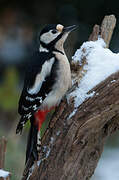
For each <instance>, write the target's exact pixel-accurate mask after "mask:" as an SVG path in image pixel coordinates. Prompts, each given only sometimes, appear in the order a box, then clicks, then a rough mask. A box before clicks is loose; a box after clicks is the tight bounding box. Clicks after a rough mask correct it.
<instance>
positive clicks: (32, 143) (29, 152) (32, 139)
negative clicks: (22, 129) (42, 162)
mask: <svg viewBox="0 0 119 180" xmlns="http://www.w3.org/2000/svg"><path fill="white" fill-rule="evenodd" d="M37 133H38V128H37V126H36V125H34V117H32V119H31V127H30V131H29V135H28V141H27V149H26V163H27V161H28V159H29V158H31V157H32V158H33V159H34V160H38V152H37Z"/></svg>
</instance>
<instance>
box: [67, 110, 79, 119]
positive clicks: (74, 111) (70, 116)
mask: <svg viewBox="0 0 119 180" xmlns="http://www.w3.org/2000/svg"><path fill="white" fill-rule="evenodd" d="M76 111H77V109H76V108H75V109H74V110H73V112H72V113H71V114H70V115H69V117H68V118H67V120H69V119H71V118H72V117H73V116H74V115H75V113H76Z"/></svg>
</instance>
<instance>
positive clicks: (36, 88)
mask: <svg viewBox="0 0 119 180" xmlns="http://www.w3.org/2000/svg"><path fill="white" fill-rule="evenodd" d="M54 61H55V59H54V57H53V58H51V59H50V60H48V61H46V62H45V63H44V64H43V66H42V70H41V72H40V73H39V74H37V76H36V79H35V83H34V85H33V87H32V88H30V89H28V93H30V94H37V93H38V92H39V90H40V88H41V86H42V83H43V81H45V78H46V76H48V75H49V74H50V72H51V68H52V65H53V63H54Z"/></svg>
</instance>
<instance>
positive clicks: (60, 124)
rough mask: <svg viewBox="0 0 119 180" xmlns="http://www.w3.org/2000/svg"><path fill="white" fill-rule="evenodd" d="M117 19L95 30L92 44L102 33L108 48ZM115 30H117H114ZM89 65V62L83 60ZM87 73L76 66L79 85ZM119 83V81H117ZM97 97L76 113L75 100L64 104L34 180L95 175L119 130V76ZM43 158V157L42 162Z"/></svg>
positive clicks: (102, 86)
mask: <svg viewBox="0 0 119 180" xmlns="http://www.w3.org/2000/svg"><path fill="white" fill-rule="evenodd" d="M115 22H116V20H115V17H114V16H113V15H112V16H106V17H105V18H104V20H103V23H102V26H101V28H99V26H97V25H96V26H94V29H93V33H92V34H91V35H90V38H89V40H94V41H95V40H97V38H98V35H99V29H101V32H100V35H101V37H103V39H104V40H105V42H106V43H107V46H108V45H109V42H110V39H111V35H112V32H113V29H114V26H115ZM112 27H113V28H112ZM82 61H83V62H84V63H83V65H84V64H85V62H86V61H85V58H84V59H83V60H82ZM83 74H85V72H84V71H83V67H79V66H77V65H75V64H72V77H73V78H75V82H76V84H75V85H74V87H73V88H74V89H75V87H76V85H77V82H80V79H81V78H82V76H83ZM113 80H116V81H113ZM91 91H95V95H94V96H93V97H92V98H89V99H88V100H86V101H85V102H84V103H83V104H82V105H81V106H80V107H79V108H78V111H77V112H76V113H75V115H74V116H72V117H71V118H69V115H70V114H71V112H73V110H74V100H73V98H72V99H70V102H69V104H67V101H66V100H63V101H62V102H61V104H60V106H59V107H58V108H57V109H56V112H55V114H54V115H53V118H52V120H51V123H50V128H49V129H48V130H47V131H46V133H45V136H44V137H43V140H42V144H43V146H46V154H45V156H47V158H46V159H44V160H41V162H40V166H39V167H38V166H37V165H36V168H34V171H33V173H32V175H31V176H30V177H29V179H30V180H39V179H40V180H56V179H57V180H88V179H90V177H91V176H92V174H93V173H94V170H95V168H96V166H97V163H98V161H99V158H100V155H101V153H102V150H103V146H104V142H105V139H106V137H107V136H109V135H110V134H111V133H113V132H115V131H116V130H117V129H119V111H118V109H119V99H118V97H119V72H117V73H115V74H113V75H111V76H110V77H109V78H107V79H106V80H105V81H103V82H101V83H100V84H99V85H97V86H96V87H95V88H94V89H93V90H91ZM41 158H43V154H42V153H41V154H40V156H39V159H41Z"/></svg>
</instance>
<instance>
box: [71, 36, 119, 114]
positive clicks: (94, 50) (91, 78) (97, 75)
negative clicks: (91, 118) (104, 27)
mask: <svg viewBox="0 0 119 180" xmlns="http://www.w3.org/2000/svg"><path fill="white" fill-rule="evenodd" d="M105 47H106V45H105V42H104V41H103V39H101V38H99V39H98V40H97V41H88V42H84V43H83V45H82V46H81V48H80V49H78V50H77V51H76V53H75V54H74V56H73V61H74V62H79V64H80V65H81V64H82V58H83V57H86V59H87V63H86V64H85V65H84V70H86V74H85V75H84V77H83V78H82V79H81V81H80V84H79V86H78V87H77V88H76V90H75V91H73V92H72V93H70V96H73V97H75V104H74V105H75V108H77V107H78V106H79V105H81V104H82V103H83V102H84V101H85V100H86V99H87V98H89V97H92V96H93V95H94V94H95V93H94V92H93V93H91V94H88V92H89V91H90V90H91V89H92V88H94V87H95V86H96V85H97V84H99V83H100V82H101V81H103V80H105V79H106V78H107V77H108V76H110V75H111V74H113V73H115V72H117V71H119V53H117V54H116V53H113V52H112V51H111V50H109V49H108V48H105ZM112 82H114V80H113V81H112ZM96 95H97V93H96ZM72 113H73V112H72ZM71 115H72V114H71Z"/></svg>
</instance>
